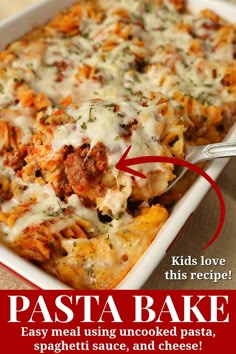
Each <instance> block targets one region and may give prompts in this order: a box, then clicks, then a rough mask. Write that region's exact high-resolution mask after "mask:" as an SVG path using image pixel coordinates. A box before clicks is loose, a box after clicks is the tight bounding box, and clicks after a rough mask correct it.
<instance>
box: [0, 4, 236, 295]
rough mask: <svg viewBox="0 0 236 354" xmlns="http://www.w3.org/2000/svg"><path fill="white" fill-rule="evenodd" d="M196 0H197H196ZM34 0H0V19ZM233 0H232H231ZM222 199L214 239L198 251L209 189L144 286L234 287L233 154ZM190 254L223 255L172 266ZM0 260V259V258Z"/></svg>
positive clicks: (212, 201)
mask: <svg viewBox="0 0 236 354" xmlns="http://www.w3.org/2000/svg"><path fill="white" fill-rule="evenodd" d="M196 1H197V0H196ZM36 2H38V1H37V0H17V1H11V2H10V1H8V2H7V1H6V0H0V19H3V18H4V17H7V16H10V15H13V14H15V13H16V12H18V11H19V10H20V9H22V8H24V7H27V6H28V5H30V4H33V3H36ZM231 2H235V3H236V0H231ZM217 183H218V185H219V187H220V189H221V191H222V193H223V195H224V199H225V204H226V220H225V224H224V228H223V231H222V232H221V234H220V237H219V238H218V240H217V241H216V242H215V243H214V244H213V245H212V246H211V247H210V248H208V249H207V250H205V251H200V249H201V247H203V246H204V245H205V244H207V242H208V241H209V239H210V238H211V237H212V235H213V234H214V231H215V228H216V225H217V223H218V216H219V208H218V202H217V199H216V196H215V194H214V192H213V191H210V192H209V193H208V195H207V196H206V198H205V199H204V200H203V202H202V203H201V205H200V207H199V208H198V210H197V211H196V212H195V214H194V215H193V217H192V219H191V220H190V222H189V223H188V225H187V226H186V227H185V229H184V230H183V232H182V233H181V235H180V237H179V238H178V240H177V241H176V242H175V243H174V245H173V247H172V248H171V249H170V251H169V252H168V254H167V255H166V257H165V258H164V259H163V261H162V262H161V264H160V265H159V266H158V267H157V269H156V270H155V272H154V273H153V274H152V276H151V277H150V278H149V280H148V281H147V282H146V284H145V285H144V289H236V275H235V274H236V257H235V250H236V158H235V159H232V160H231V161H230V163H229V164H228V165H227V167H226V168H225V170H224V171H223V173H222V174H221V176H220V178H219V179H218V181H217ZM178 255H183V256H192V258H197V259H199V258H200V256H205V257H206V258H224V259H225V260H226V265H225V266H219V265H218V266H217V267H215V268H214V267H211V266H202V267H201V266H199V265H197V266H172V265H171V257H172V256H178ZM0 261H1V260H0ZM170 269H172V270H173V271H174V272H175V273H180V272H186V273H187V274H188V278H189V274H190V272H207V273H211V271H215V272H218V273H219V272H220V273H222V272H229V271H231V272H232V274H231V275H232V279H231V280H221V281H219V282H218V283H214V282H212V281H210V280H198V281H197V280H190V279H187V280H166V279H165V272H167V271H169V270H170ZM6 288H11V289H25V288H29V285H27V284H26V283H25V282H23V281H22V280H21V279H19V278H16V277H15V276H14V275H13V274H12V273H11V272H9V271H7V270H6V269H5V268H3V267H1V266H0V289H6Z"/></svg>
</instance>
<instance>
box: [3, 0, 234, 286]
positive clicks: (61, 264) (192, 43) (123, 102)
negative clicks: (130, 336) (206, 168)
mask: <svg viewBox="0 0 236 354" xmlns="http://www.w3.org/2000/svg"><path fill="white" fill-rule="evenodd" d="M235 102H236V28H235V26H234V25H231V24H229V23H227V22H226V21H225V20H223V19H222V18H220V17H219V16H217V15H216V14H214V13H213V12H212V11H210V10H207V9H206V10H204V11H202V12H201V13H199V14H192V13H190V12H188V11H187V9H186V8H185V2H184V1H183V0H178V1H175V0H153V1H148V0H129V1H125V0H120V1H111V0H105V1H101V0H100V1H99V0H89V1H79V2H76V3H75V4H74V5H73V6H71V7H70V8H68V9H66V10H65V11H63V12H61V13H59V14H58V15H57V16H55V17H54V18H53V19H52V20H50V21H49V22H48V23H47V24H45V25H44V26H42V27H40V28H37V29H34V30H32V31H31V32H30V33H27V34H26V35H25V36H23V37H22V38H20V39H18V40H16V41H14V42H13V43H11V44H10V45H9V46H8V47H7V48H6V49H5V50H4V51H3V52H1V53H0V238H1V240H2V242H3V243H5V244H6V245H8V246H9V247H10V248H12V249H13V250H14V251H15V252H17V253H18V254H19V255H20V256H22V257H24V258H26V259H27V260H29V261H31V262H33V263H35V264H37V265H38V266H39V267H41V268H42V269H44V270H45V271H46V272H48V273H50V274H52V275H53V276H54V277H56V278H58V279H60V280H61V281H63V282H65V283H67V284H68V285H70V286H71V287H73V288H75V289H113V288H115V287H116V286H117V285H118V284H119V282H120V281H121V280H122V279H123V278H124V277H125V275H126V274H127V273H128V272H129V270H130V269H131V268H132V267H133V266H134V265H135V263H136V262H137V261H138V259H139V258H140V257H141V255H142V254H143V253H144V251H145V250H146V249H147V247H148V246H149V245H150V244H151V242H152V240H153V239H154V237H156V235H157V233H158V231H159V230H160V228H161V227H162V225H163V224H164V223H165V221H166V219H167V218H168V212H167V210H166V207H165V206H164V205H160V203H159V204H158V203H156V202H155V201H156V200H157V199H158V198H160V197H161V196H163V195H164V193H165V190H166V188H167V186H168V183H169V182H170V181H171V180H172V179H174V178H175V175H174V166H173V165H172V164H163V163H155V164H154V163H153V164H152V163H150V164H140V165H137V166H136V167H135V168H136V170H138V171H140V172H142V173H144V174H145V175H146V177H147V178H146V179H142V178H139V177H135V176H133V175H131V174H128V173H125V172H122V171H119V170H117V168H116V164H117V162H118V161H119V159H120V157H121V156H122V154H123V153H124V151H125V150H126V149H127V147H128V146H130V145H131V146H132V149H131V150H130V155H129V157H138V156H148V155H156V156H158V155H159V156H169V157H177V158H181V159H182V158H184V146H185V142H186V141H187V142H188V143H191V144H205V143H210V142H218V141H220V140H222V138H223V137H224V135H225V133H226V132H227V130H228V129H229V127H230V126H231V125H232V124H233V122H234V121H235V117H236V103H235ZM167 198H168V197H167ZM160 200H161V199H160ZM167 204H168V203H167Z"/></svg>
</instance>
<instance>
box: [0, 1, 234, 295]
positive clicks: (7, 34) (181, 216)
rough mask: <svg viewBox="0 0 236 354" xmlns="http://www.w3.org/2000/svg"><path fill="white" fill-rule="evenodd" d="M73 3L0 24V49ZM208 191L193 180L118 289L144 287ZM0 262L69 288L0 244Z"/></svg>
mask: <svg viewBox="0 0 236 354" xmlns="http://www.w3.org/2000/svg"><path fill="white" fill-rule="evenodd" d="M74 2H75V0H57V1H56V0H44V1H42V2H40V3H39V4H37V5H34V6H32V7H30V8H29V9H27V10H26V11H23V12H22V13H21V14H18V15H16V16H14V17H13V18H10V19H7V20H5V21H2V22H1V23H0V33H1V35H0V50H1V49H3V48H4V47H5V46H6V45H7V44H8V43H10V42H12V41H13V40H15V39H17V38H18V37H20V36H21V35H23V34H24V33H25V32H27V31H30V30H31V29H32V27H35V26H37V25H41V24H43V23H44V22H46V21H47V20H48V19H49V18H51V17H52V16H53V15H54V14H56V13H57V12H59V11H60V10H62V9H63V8H65V7H68V6H69V5H70V4H72V3H74ZM188 5H189V8H190V9H191V10H192V11H199V10H201V9H203V8H210V9H212V10H214V11H215V12H216V13H218V14H219V15H221V16H224V17H225V18H226V19H227V20H229V21H234V20H235V18H236V7H235V6H234V5H232V4H229V3H225V2H223V1H219V0H198V1H196V0H189V1H188ZM227 140H228V141H233V140H236V127H234V128H232V129H231V131H230V133H229V135H228V136H227ZM227 162H228V159H222V160H217V161H214V162H213V163H211V164H210V165H209V167H208V168H207V170H206V172H207V173H208V174H209V175H210V176H211V177H212V178H213V179H214V180H215V179H216V178H217V177H218V175H219V174H220V172H221V171H222V170H223V168H224V166H225V165H226V164H227ZM209 188H210V185H209V183H208V182H206V181H205V180H204V179H203V178H198V180H196V182H195V183H194V185H193V186H192V187H191V188H190V189H189V190H188V192H187V193H186V194H185V196H184V197H183V198H182V199H181V200H180V201H179V202H178V204H176V206H175V208H174V210H173V212H172V214H171V216H170V217H169V219H168V220H167V222H166V223H165V225H164V226H163V227H162V229H161V231H160V232H159V233H158V237H156V239H155V240H154V241H153V242H152V244H151V246H150V247H149V248H148V250H147V251H146V252H145V253H144V254H143V256H142V257H141V258H140V260H139V261H138V263H137V264H136V265H135V266H134V267H133V269H132V270H131V271H130V272H129V273H128V275H127V276H126V277H125V278H124V279H123V281H122V282H121V283H120V284H119V285H118V286H117V289H138V288H140V287H141V286H142V285H143V284H144V282H145V281H146V280H147V279H148V278H149V276H150V275H151V273H152V272H153V270H154V269H155V268H156V266H157V265H158V264H159V263H160V261H161V260H162V258H163V257H164V256H165V253H166V250H167V249H168V248H169V246H170V245H171V243H172V242H173V240H174V239H175V237H176V236H177V235H178V233H179V232H180V230H181V229H182V228H183V226H184V224H185V222H186V221H187V220H188V218H189V216H190V215H191V214H192V213H193V212H194V211H195V209H196V208H197V206H198V205H199V203H200V202H201V200H202V198H203V197H204V196H205V194H206V193H207V191H208V190H209ZM0 263H2V264H4V265H6V266H7V267H9V268H11V269H12V270H13V271H14V272H16V273H18V274H19V275H20V276H21V277H23V278H25V279H27V280H28V281H29V282H31V283H33V284H35V285H36V286H37V287H39V288H42V289H69V287H68V286H66V285H65V284H63V283H61V282H59V281H58V280H56V279H55V278H52V277H51V276H49V275H48V274H46V273H45V272H44V271H42V270H40V269H39V268H38V267H36V266H34V265H32V264H30V263H29V262H27V261H25V260H23V259H22V258H20V257H19V256H17V255H16V254H14V253H13V252H11V251H10V250H9V249H7V248H6V247H4V246H2V245H1V246H0Z"/></svg>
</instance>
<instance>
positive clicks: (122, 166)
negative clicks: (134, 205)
mask: <svg viewBox="0 0 236 354" xmlns="http://www.w3.org/2000/svg"><path fill="white" fill-rule="evenodd" d="M130 149H131V146H129V147H128V148H127V150H126V151H125V152H124V154H123V155H122V156H121V158H120V160H119V161H118V163H117V164H116V168H117V169H118V170H120V171H123V172H127V173H130V174H132V175H134V176H137V177H141V178H147V177H146V176H145V175H144V174H143V173H141V172H139V171H135V170H133V169H132V168H130V167H129V166H133V165H139V164H143V163H154V162H163V163H171V164H175V165H180V166H184V167H187V168H189V169H190V170H192V171H194V172H196V173H198V174H199V175H201V176H202V177H204V178H205V179H206V180H207V181H208V182H209V183H210V184H211V186H212V187H213V188H214V190H215V192H216V194H217V197H218V199H219V204H220V220H219V223H218V226H217V229H216V232H215V234H214V236H213V237H212V239H211V240H210V241H209V242H208V244H207V245H206V246H205V247H203V250H204V249H206V248H208V247H209V246H210V245H212V244H213V242H214V241H215V240H216V239H217V237H218V236H219V234H220V232H221V229H222V227H223V225H224V220H225V202H224V198H223V195H222V193H221V191H220V189H219V187H218V185H217V184H216V182H215V181H214V180H213V179H212V178H211V177H210V176H209V175H208V174H207V173H206V172H205V171H203V170H202V169H201V168H200V167H198V166H196V165H194V164H192V163H191V162H189V161H186V160H181V159H177V158H174V157H167V156H141V157H133V158H129V159H128V158H127V155H128V153H129V151H130Z"/></svg>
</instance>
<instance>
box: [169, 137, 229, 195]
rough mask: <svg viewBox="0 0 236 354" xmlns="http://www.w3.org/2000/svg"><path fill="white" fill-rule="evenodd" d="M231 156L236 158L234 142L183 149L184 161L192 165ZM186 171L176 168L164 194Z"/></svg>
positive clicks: (182, 167) (179, 167)
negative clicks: (174, 176)
mask: <svg viewBox="0 0 236 354" xmlns="http://www.w3.org/2000/svg"><path fill="white" fill-rule="evenodd" d="M232 156H236V141H233V142H223V143H217V144H208V145H200V146H192V145H186V147H185V160H187V161H189V162H191V163H193V164H196V163H198V162H201V161H206V160H214V159H217V158H223V157H232ZM187 171H188V168H187V167H184V166H176V167H175V172H174V173H175V175H176V178H175V179H174V180H173V181H171V182H170V183H169V185H168V187H167V189H166V190H165V192H167V191H168V190H169V189H171V188H172V187H173V186H174V185H175V184H176V183H177V182H178V181H179V180H180V179H181V178H182V177H183V175H184V174H185V172H187Z"/></svg>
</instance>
